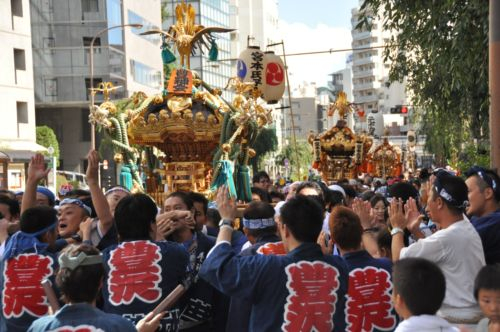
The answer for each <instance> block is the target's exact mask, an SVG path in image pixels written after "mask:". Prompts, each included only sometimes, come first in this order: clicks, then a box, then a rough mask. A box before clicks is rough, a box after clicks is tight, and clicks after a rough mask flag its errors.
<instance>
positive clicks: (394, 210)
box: [389, 198, 407, 229]
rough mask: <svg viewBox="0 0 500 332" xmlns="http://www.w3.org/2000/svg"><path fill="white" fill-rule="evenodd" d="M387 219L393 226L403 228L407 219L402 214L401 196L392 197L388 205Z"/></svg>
mask: <svg viewBox="0 0 500 332" xmlns="http://www.w3.org/2000/svg"><path fill="white" fill-rule="evenodd" d="M389 221H390V222H391V225H392V227H393V228H395V227H397V228H401V229H404V228H405V227H406V224H407V220H406V217H405V214H404V208H403V201H402V200H401V198H399V199H396V198H395V199H393V200H392V201H391V203H390V205H389Z"/></svg>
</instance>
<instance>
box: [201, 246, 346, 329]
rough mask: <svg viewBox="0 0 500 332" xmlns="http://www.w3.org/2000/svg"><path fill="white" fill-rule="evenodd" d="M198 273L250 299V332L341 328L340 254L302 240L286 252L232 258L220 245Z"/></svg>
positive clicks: (343, 270) (230, 292) (343, 273)
mask: <svg viewBox="0 0 500 332" xmlns="http://www.w3.org/2000/svg"><path fill="white" fill-rule="evenodd" d="M200 276H201V277H202V278H204V279H205V280H207V281H208V282H209V283H210V284H212V285H213V286H214V287H216V288H217V289H219V290H220V291H222V292H223V293H224V294H227V295H229V296H232V297H238V298H242V299H245V300H247V301H250V302H251V303H252V311H251V316H250V325H249V331H281V330H283V331H289V330H293V329H297V328H299V326H301V328H302V329H303V330H307V331H309V330H312V329H313V328H314V329H316V330H318V331H325V330H328V331H330V330H333V331H339V332H340V331H345V328H344V327H345V321H344V305H345V294H346V292H347V282H348V269H347V265H346V263H345V261H344V260H343V258H341V257H334V256H325V255H323V253H322V252H321V248H320V247H319V245H317V244H316V243H303V244H301V245H300V246H299V247H297V248H295V249H294V250H292V251H291V252H289V253H288V254H287V255H285V256H264V255H254V256H246V257H243V256H237V255H235V254H234V252H233V250H232V248H231V245H230V244H229V243H228V242H222V243H219V244H218V245H217V246H216V247H215V248H214V249H213V251H212V252H211V254H210V255H209V256H208V258H207V259H206V260H205V263H204V264H203V265H202V268H201V271H200Z"/></svg>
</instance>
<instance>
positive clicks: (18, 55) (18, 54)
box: [14, 48, 26, 70]
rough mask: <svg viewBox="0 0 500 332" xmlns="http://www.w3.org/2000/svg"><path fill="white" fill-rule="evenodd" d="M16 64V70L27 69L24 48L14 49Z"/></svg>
mask: <svg viewBox="0 0 500 332" xmlns="http://www.w3.org/2000/svg"><path fill="white" fill-rule="evenodd" d="M14 66H15V68H16V70H26V56H25V54H24V50H20V49H17V48H15V49H14Z"/></svg>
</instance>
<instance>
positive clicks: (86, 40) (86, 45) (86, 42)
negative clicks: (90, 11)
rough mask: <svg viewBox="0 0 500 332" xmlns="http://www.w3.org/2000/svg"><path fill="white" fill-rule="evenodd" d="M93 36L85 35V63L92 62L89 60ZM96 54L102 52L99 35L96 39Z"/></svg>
mask: <svg viewBox="0 0 500 332" xmlns="http://www.w3.org/2000/svg"><path fill="white" fill-rule="evenodd" d="M92 38H93V37H83V61H84V63H85V64H88V63H89V62H90V60H89V52H90V50H89V47H90V43H91V42H92ZM93 48H94V54H100V53H101V38H100V37H97V38H96V39H95V40H94V45H93Z"/></svg>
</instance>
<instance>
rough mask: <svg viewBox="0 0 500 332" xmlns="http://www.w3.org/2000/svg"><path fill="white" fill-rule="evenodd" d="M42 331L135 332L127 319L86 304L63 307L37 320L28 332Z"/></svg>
mask: <svg viewBox="0 0 500 332" xmlns="http://www.w3.org/2000/svg"><path fill="white" fill-rule="evenodd" d="M44 331H54V332H57V331H64V332H66V331H89V332H91V331H106V332H133V331H137V330H136V328H135V326H134V324H132V322H131V321H129V320H128V319H125V318H123V317H121V316H118V315H114V314H107V313H104V312H102V311H101V310H99V309H97V308H95V307H93V306H91V305H90V304H88V303H77V304H71V305H68V304H67V305H65V306H64V307H62V308H61V309H60V310H59V311H57V312H56V314H55V315H51V316H45V317H42V318H39V319H37V320H36V321H34V322H33V324H31V326H30V328H29V329H28V332H44Z"/></svg>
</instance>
